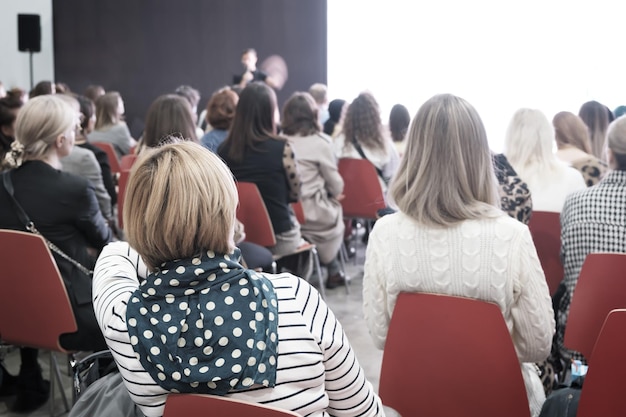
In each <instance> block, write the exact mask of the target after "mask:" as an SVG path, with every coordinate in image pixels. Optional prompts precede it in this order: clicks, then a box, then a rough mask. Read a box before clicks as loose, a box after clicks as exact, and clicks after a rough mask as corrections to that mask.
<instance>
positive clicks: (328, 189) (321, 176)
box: [288, 133, 344, 264]
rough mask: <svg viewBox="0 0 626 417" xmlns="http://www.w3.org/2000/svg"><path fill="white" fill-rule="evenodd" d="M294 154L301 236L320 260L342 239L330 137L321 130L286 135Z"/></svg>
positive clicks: (328, 257)
mask: <svg viewBox="0 0 626 417" xmlns="http://www.w3.org/2000/svg"><path fill="white" fill-rule="evenodd" d="M288 139H289V143H290V144H291V147H292V149H293V151H294V153H295V154H296V161H297V162H298V171H299V173H300V180H301V181H302V188H301V190H300V200H301V202H302V207H303V209H304V216H305V218H306V222H305V223H304V224H303V225H302V226H301V233H302V236H304V238H305V239H307V240H309V241H310V242H311V243H315V244H316V245H317V249H318V252H319V256H320V261H321V262H322V263H325V264H327V263H329V262H330V261H332V260H333V258H335V257H336V256H337V253H338V251H339V248H340V247H341V242H342V240H343V231H344V224H343V212H342V209H341V204H340V203H339V201H337V200H336V199H335V197H337V196H338V195H339V194H341V193H342V192H343V179H342V178H341V176H340V175H339V171H338V170H337V159H336V158H335V155H334V153H333V147H332V142H331V139H330V138H329V137H328V136H326V135H325V134H323V133H317V134H315V135H311V136H289V137H288Z"/></svg>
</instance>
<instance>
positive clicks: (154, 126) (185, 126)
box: [137, 94, 198, 153]
mask: <svg viewBox="0 0 626 417" xmlns="http://www.w3.org/2000/svg"><path fill="white" fill-rule="evenodd" d="M169 137H175V138H178V139H182V140H190V141H193V142H197V141H198V139H197V137H196V126H195V124H194V121H193V116H192V113H191V105H190V104H189V102H188V101H187V100H186V99H185V98H184V97H182V96H179V95H176V94H165V95H162V96H159V97H157V99H156V100H154V101H153V102H152V104H151V105H150V108H149V109H148V114H147V115H146V126H145V129H144V131H143V136H142V137H141V140H140V142H139V149H138V150H137V153H140V152H142V151H143V150H144V149H145V148H156V147H157V146H159V144H160V143H161V141H163V140H164V139H167V138H169Z"/></svg>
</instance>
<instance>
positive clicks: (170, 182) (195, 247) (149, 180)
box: [124, 141, 238, 270]
mask: <svg viewBox="0 0 626 417" xmlns="http://www.w3.org/2000/svg"><path fill="white" fill-rule="evenodd" d="M126 196H127V197H126V201H125V203H124V232H125V233H126V235H127V238H128V242H129V243H130V245H131V246H132V247H133V248H134V249H135V250H136V251H137V252H138V253H139V254H140V255H141V257H142V258H143V260H144V261H145V262H146V265H147V266H148V267H149V268H150V269H151V270H156V269H157V268H158V267H159V265H161V264H162V263H163V262H167V261H173V260H175V259H186V258H191V257H193V256H195V255H198V254H200V253H201V252H203V251H209V250H211V251H213V252H215V253H219V254H227V253H230V252H232V250H233V249H234V247H235V244H234V242H233V232H234V224H235V212H236V207H237V204H238V196H237V188H236V187H235V182H234V180H233V176H232V173H231V172H230V170H229V169H228V167H226V165H225V164H224V162H222V160H221V159H220V158H219V157H218V156H216V155H214V154H213V153H212V152H211V151H209V150H207V149H205V148H204V147H202V146H201V145H198V144H196V143H193V142H189V141H181V142H175V143H170V144H165V145H163V146H160V147H158V148H153V149H149V150H148V151H147V152H145V153H142V155H141V156H140V157H139V159H138V160H137V162H136V163H135V165H133V169H132V172H131V175H130V178H129V180H128V185H127V192H126ZM146 224H158V225H159V227H146V226H145V225H146ZM190 231H193V233H190Z"/></svg>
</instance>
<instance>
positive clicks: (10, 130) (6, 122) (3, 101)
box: [0, 96, 23, 140]
mask: <svg viewBox="0 0 626 417" xmlns="http://www.w3.org/2000/svg"><path fill="white" fill-rule="evenodd" d="M22 106H23V104H22V101H21V100H19V99H17V98H15V97H12V96H6V97H3V98H0V136H2V137H4V138H7V139H10V140H13V139H14V138H15V119H17V113H18V112H19V111H20V109H21V108H22Z"/></svg>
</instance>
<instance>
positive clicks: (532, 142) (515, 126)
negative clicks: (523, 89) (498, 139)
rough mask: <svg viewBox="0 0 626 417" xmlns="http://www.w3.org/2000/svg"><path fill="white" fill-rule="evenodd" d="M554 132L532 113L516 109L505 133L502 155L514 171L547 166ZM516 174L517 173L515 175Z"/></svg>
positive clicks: (536, 112)
mask: <svg viewBox="0 0 626 417" xmlns="http://www.w3.org/2000/svg"><path fill="white" fill-rule="evenodd" d="M553 141H554V128H553V127H552V124H551V123H550V121H549V120H548V118H547V117H546V115H545V114H543V113H542V112H541V111H540V110H536V109H527V108H522V109H519V110H517V111H516V112H515V114H513V117H512V118H511V121H510V122H509V126H508V128H507V130H506V136H505V140H504V154H505V155H506V157H507V159H508V160H509V162H510V163H511V165H513V168H515V170H516V171H519V170H523V169H524V168H525V167H530V166H548V165H550V164H551V163H552V161H553V160H554V158H555V157H554V155H553V152H552V145H553ZM518 174H520V172H518Z"/></svg>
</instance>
